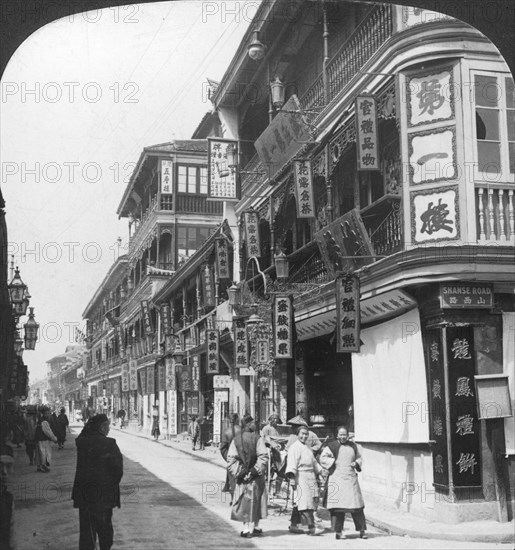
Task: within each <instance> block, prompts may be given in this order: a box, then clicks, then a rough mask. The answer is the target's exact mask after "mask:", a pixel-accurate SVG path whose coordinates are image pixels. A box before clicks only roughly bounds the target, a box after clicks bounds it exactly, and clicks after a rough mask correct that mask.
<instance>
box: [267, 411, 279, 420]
mask: <svg viewBox="0 0 515 550" xmlns="http://www.w3.org/2000/svg"><path fill="white" fill-rule="evenodd" d="M274 418H277V420H281V417H280V416H279V415H278V414H277V413H272V414H271V415H270V416H269V417H268V421H269V422H270V420H273V419H274Z"/></svg>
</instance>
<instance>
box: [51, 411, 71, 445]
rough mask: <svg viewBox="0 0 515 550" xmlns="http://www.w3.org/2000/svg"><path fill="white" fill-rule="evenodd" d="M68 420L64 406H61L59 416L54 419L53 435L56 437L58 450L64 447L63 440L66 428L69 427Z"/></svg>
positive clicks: (64, 439)
mask: <svg viewBox="0 0 515 550" xmlns="http://www.w3.org/2000/svg"><path fill="white" fill-rule="evenodd" d="M69 426H70V422H69V420H68V417H67V416H66V413H65V410H64V408H61V410H60V412H59V416H58V417H57V418H56V420H55V425H54V427H55V436H56V437H57V448H58V449H59V450H61V449H64V442H65V441H66V430H67V429H68V430H69V429H70V428H69Z"/></svg>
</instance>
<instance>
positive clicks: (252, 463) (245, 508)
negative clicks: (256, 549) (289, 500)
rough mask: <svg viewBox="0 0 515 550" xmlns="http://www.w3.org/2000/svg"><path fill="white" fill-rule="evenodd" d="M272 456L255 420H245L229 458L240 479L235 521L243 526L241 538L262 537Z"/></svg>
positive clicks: (233, 507)
mask: <svg viewBox="0 0 515 550" xmlns="http://www.w3.org/2000/svg"><path fill="white" fill-rule="evenodd" d="M267 466H268V452H267V449H266V446H265V442H264V441H263V438H262V437H260V435H259V434H258V433H256V426H255V423H254V419H253V418H252V417H251V416H250V415H246V416H244V417H243V420H242V423H241V431H240V433H237V434H236V435H235V436H234V439H233V440H232V442H231V445H230V447H229V452H228V454H227V468H228V470H229V471H230V472H231V475H232V476H233V477H234V478H235V479H236V491H235V495H234V504H233V506H232V510H231V519H233V520H235V521H242V522H243V531H241V533H240V536H241V537H243V538H252V537H253V536H258V535H262V534H263V531H262V529H260V528H259V521H260V520H261V519H265V518H266V517H267V500H268V497H267V491H266V481H265V473H266V470H267Z"/></svg>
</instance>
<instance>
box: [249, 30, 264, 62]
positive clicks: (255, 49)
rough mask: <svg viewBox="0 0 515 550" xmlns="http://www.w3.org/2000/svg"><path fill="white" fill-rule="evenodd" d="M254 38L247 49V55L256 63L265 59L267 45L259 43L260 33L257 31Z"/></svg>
mask: <svg viewBox="0 0 515 550" xmlns="http://www.w3.org/2000/svg"><path fill="white" fill-rule="evenodd" d="M253 33H254V38H253V39H252V42H251V43H250V44H249V45H248V47H247V53H248V54H249V57H250V59H253V60H254V61H260V60H261V59H263V57H265V51H266V47H265V45H264V44H263V43H262V42H260V41H259V31H258V30H255V31H253Z"/></svg>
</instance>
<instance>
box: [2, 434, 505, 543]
mask: <svg viewBox="0 0 515 550" xmlns="http://www.w3.org/2000/svg"><path fill="white" fill-rule="evenodd" d="M74 432H75V433H78V430H77V429H75V430H74ZM110 435H112V436H113V437H115V438H116V440H117V442H118V444H119V446H120V449H121V450H122V453H123V454H124V470H125V473H124V478H123V480H122V486H121V489H122V507H121V509H115V511H114V514H113V524H114V529H115V538H114V545H113V549H127V550H143V549H146V550H159V549H183V548H184V549H187V548H212V549H226V548H258V549H289V548H291V549H297V548H299V549H304V548H305V549H312V548H316V549H321V550H322V549H326V548H327V549H332V548H348V549H354V548H359V549H361V548H362V549H370V548H377V549H379V548H392V549H393V548H395V549H397V548H399V549H401V548H406V549H412V548H428V549H429V548H431V549H432V548H435V549H436V548H441V549H444V548H445V549H447V548H457V549H465V548H467V549H471V550H474V549H478V550H479V549H486V548H499V549H508V548H511V545H508V544H504V545H503V544H484V543H471V542H465V541H463V542H462V541H445V540H428V539H415V538H409V537H397V536H389V535H387V534H385V533H382V532H380V531H378V530H377V529H374V528H370V530H369V532H368V534H369V539H368V540H360V539H359V538H356V537H357V533H356V532H355V531H353V530H352V531H351V530H350V529H349V528H350V527H351V524H349V525H347V529H349V530H347V531H346V533H347V535H348V539H347V540H340V541H337V540H335V538H334V534H333V533H331V532H330V530H329V529H328V527H329V524H328V522H323V523H322V525H323V526H324V527H326V532H325V533H324V534H323V535H322V536H320V537H316V538H314V537H309V536H306V535H292V534H290V533H288V531H287V526H288V518H289V513H282V510H281V506H282V504H283V502H282V501H281V502H277V503H275V504H273V505H272V506H271V508H270V510H269V518H268V519H266V520H265V521H263V522H262V527H263V530H264V535H263V536H262V537H254V538H252V539H250V540H245V539H242V538H240V537H239V530H240V527H241V524H239V523H236V522H233V521H230V519H229V516H230V507H229V502H228V497H227V494H226V493H222V492H221V488H222V485H223V481H224V479H225V471H224V462H223V460H222V459H221V457H219V458H218V457H217V458H216V460H213V455H212V454H211V457H210V460H204V458H203V453H201V452H199V453H198V455H195V456H192V455H191V454H190V453H185V452H183V451H181V450H180V449H177V448H176V447H175V448H174V447H170V446H166V445H161V444H159V443H155V442H153V441H150V440H147V439H142V438H140V437H137V436H135V435H133V434H130V433H126V432H120V431H113V432H112V433H111V434H110ZM73 439H74V436H69V438H68V441H67V442H66V444H65V449H64V450H63V451H58V450H57V448H56V447H54V450H53V462H52V465H51V471H50V473H48V474H44V473H38V472H36V471H35V467H33V466H29V465H28V460H27V458H26V457H25V455H24V452H23V449H18V450H16V449H15V454H16V470H15V472H14V475H13V476H12V477H11V479H10V482H9V486H10V489H11V491H12V492H13V493H14V495H15V499H16V500H15V506H16V524H17V527H16V531H17V537H18V550H42V549H51V550H72V549H74V548H77V547H78V511H77V510H75V509H73V507H72V502H71V500H70V494H71V486H72V483H73V476H74V473H75V456H76V455H75V445H74V442H73ZM185 445H186V444H185ZM209 452H211V451H204V453H206V454H205V455H204V456H205V457H207V456H208V454H207V453H209ZM365 511H366V510H365ZM350 523H351V522H350Z"/></svg>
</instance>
